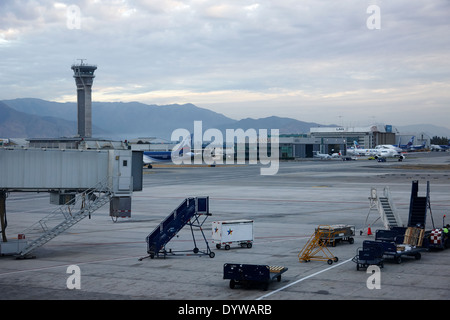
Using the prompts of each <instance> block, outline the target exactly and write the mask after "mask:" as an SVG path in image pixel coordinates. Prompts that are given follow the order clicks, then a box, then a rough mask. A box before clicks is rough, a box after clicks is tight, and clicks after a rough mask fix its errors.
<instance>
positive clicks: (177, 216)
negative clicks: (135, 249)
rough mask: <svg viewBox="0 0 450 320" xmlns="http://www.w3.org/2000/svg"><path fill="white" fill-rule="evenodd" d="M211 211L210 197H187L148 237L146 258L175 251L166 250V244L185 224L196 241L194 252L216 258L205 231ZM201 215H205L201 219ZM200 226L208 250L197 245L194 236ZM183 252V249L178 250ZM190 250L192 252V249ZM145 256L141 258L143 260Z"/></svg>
mask: <svg viewBox="0 0 450 320" xmlns="http://www.w3.org/2000/svg"><path fill="white" fill-rule="evenodd" d="M210 215H211V214H210V213H209V197H191V198H186V199H185V200H184V201H183V202H182V203H181V204H180V205H179V206H178V207H177V208H176V209H175V210H173V211H172V212H171V213H170V214H169V215H168V216H167V217H166V218H165V219H164V220H163V221H162V222H161V223H160V224H159V225H158V226H157V227H156V228H155V229H154V230H153V231H152V232H151V233H150V234H149V235H148V236H147V237H146V242H147V253H148V254H149V255H148V256H147V257H144V258H148V257H149V258H151V259H153V258H154V257H155V256H157V257H159V255H160V254H162V255H163V256H164V257H165V256H166V255H167V254H168V253H170V254H174V253H175V251H173V250H170V251H167V250H166V244H167V243H168V242H169V241H170V240H171V239H172V238H173V237H174V236H175V235H176V234H177V233H178V232H179V231H180V230H181V229H182V228H183V227H184V226H185V225H188V226H189V227H190V229H191V234H192V240H193V242H194V249H193V253H194V254H198V253H200V254H205V255H209V257H210V258H214V255H215V254H214V252H212V251H211V249H210V248H209V244H208V241H207V240H206V237H205V234H204V233H203V229H202V226H203V223H204V222H205V220H206V218H207V217H208V216H210ZM200 216H203V217H202V218H203V219H201V218H200ZM193 228H198V229H199V230H200V232H201V234H202V237H203V240H204V241H205V246H206V251H200V249H199V248H198V247H197V242H196V239H195V236H194V231H193V230H194V229H193ZM178 252H181V251H178ZM188 252H191V251H190V250H189V251H188ZM144 258H140V259H139V260H142V259H144Z"/></svg>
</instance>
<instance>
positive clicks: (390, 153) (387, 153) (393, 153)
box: [375, 147, 405, 161]
mask: <svg viewBox="0 0 450 320" xmlns="http://www.w3.org/2000/svg"><path fill="white" fill-rule="evenodd" d="M378 150H379V151H378V153H377V154H376V155H375V159H377V160H378V159H381V160H383V159H384V160H386V158H398V161H402V160H403V159H405V156H404V155H402V154H401V153H400V152H399V151H398V150H396V148H395V147H394V148H382V147H380V148H378Z"/></svg>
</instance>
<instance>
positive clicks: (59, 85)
mask: <svg viewBox="0 0 450 320" xmlns="http://www.w3.org/2000/svg"><path fill="white" fill-rule="evenodd" d="M378 9H379V11H378ZM0 58H1V59H0V99H14V98H25V97H33V98H41V99H46V100H52V101H60V102H62V101H76V89H75V81H74V79H73V77H72V75H73V72H72V70H71V69H70V67H71V65H72V64H73V63H76V62H77V59H79V58H83V59H87V60H86V62H87V63H91V64H96V65H97V66H98V69H97V71H96V78H95V81H94V86H93V100H94V101H123V102H128V101H139V102H142V103H147V104H169V103H180V104H181V103H193V104H195V105H197V106H199V107H203V108H208V109H211V110H213V111H216V112H220V113H222V114H224V115H226V116H228V117H231V118H234V119H242V118H246V117H252V118H261V117H266V116H271V115H276V116H282V117H292V118H296V119H298V120H302V121H314V122H319V123H323V124H331V123H336V124H341V125H345V126H363V125H369V124H371V123H375V122H377V123H379V122H381V123H386V124H393V125H405V124H417V123H431V124H436V125H441V126H446V127H450V108H449V107H450V1H449V0H434V1H433V0H430V1H423V0H419V1H418V0H407V1H406V0H395V1H394V0H386V1H375V0H367V1H366V0H354V1H347V0H341V1H336V0H311V1H309V0H305V1H304V0H189V1H172V0H152V1H145V0H111V1H106V0H96V1H76V0H69V1H64V0H61V1H50V0H20V1H17V0H1V1H0Z"/></svg>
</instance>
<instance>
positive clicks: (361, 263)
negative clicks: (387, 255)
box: [352, 241, 384, 270]
mask: <svg viewBox="0 0 450 320" xmlns="http://www.w3.org/2000/svg"><path fill="white" fill-rule="evenodd" d="M383 252H384V249H383V245H382V244H381V243H379V242H375V241H370V242H369V241H364V242H363V247H362V248H358V250H357V254H356V255H355V256H354V257H353V259H352V261H353V262H355V263H356V270H359V269H361V268H368V267H369V266H371V265H376V266H379V267H380V268H383V262H384V259H383Z"/></svg>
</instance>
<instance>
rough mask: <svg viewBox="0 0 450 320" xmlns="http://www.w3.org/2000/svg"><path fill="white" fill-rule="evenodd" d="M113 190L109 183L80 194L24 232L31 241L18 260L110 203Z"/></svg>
mask: <svg viewBox="0 0 450 320" xmlns="http://www.w3.org/2000/svg"><path fill="white" fill-rule="evenodd" d="M110 199H111V190H110V188H109V186H108V183H107V181H104V182H100V183H98V184H97V185H96V186H94V187H92V188H90V189H87V190H85V191H84V192H81V193H78V194H77V195H76V196H75V198H74V199H72V200H71V201H69V202H68V203H66V204H65V205H63V206H60V207H59V208H58V209H56V210H55V211H53V212H52V213H50V214H49V215H48V216H46V217H45V218H43V219H41V220H39V221H38V222H37V223H35V224H34V225H32V226H31V227H29V228H28V229H27V230H25V231H24V232H23V234H24V235H25V236H26V239H27V241H29V240H31V242H29V243H28V244H27V245H26V246H25V247H24V248H23V249H22V251H21V252H20V253H19V254H18V258H21V257H22V258H23V257H25V256H26V255H27V254H28V253H30V252H31V251H33V250H35V249H37V248H39V247H40V246H42V245H44V244H45V243H47V242H49V241H50V240H52V239H53V238H55V237H56V236H58V235H60V234H61V233H63V232H64V231H66V230H67V229H69V228H70V227H72V226H73V225H75V224H77V223H78V222H80V221H81V220H82V219H84V218H86V217H87V216H90V215H91V214H92V213H93V212H95V211H96V210H98V209H99V208H100V207H102V206H103V205H105V204H106V203H108V202H109V201H110Z"/></svg>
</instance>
